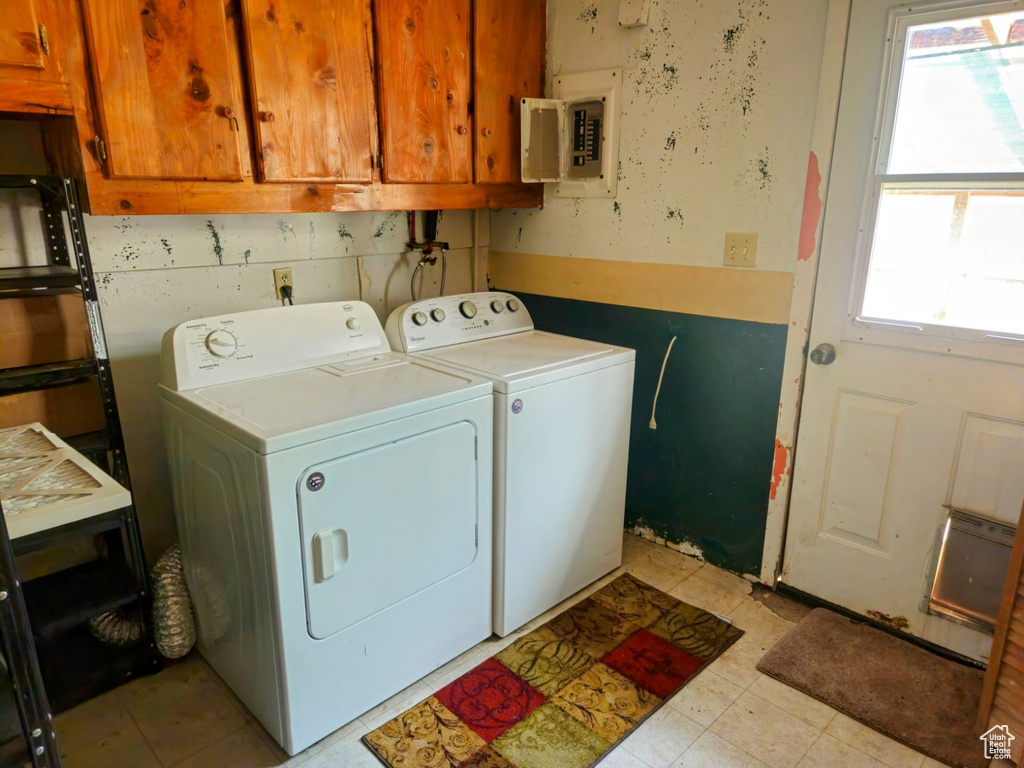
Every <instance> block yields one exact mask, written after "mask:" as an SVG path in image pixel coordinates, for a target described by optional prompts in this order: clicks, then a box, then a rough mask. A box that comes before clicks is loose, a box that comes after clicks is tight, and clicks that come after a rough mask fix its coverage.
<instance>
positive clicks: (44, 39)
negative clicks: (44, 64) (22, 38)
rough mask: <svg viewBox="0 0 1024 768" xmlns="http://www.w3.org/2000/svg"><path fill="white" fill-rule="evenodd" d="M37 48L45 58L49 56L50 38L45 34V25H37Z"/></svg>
mask: <svg viewBox="0 0 1024 768" xmlns="http://www.w3.org/2000/svg"><path fill="white" fill-rule="evenodd" d="M39 47H40V48H42V49H43V53H44V54H46V55H47V56H49V55H50V37H49V35H47V34H46V25H45V24H40V25H39Z"/></svg>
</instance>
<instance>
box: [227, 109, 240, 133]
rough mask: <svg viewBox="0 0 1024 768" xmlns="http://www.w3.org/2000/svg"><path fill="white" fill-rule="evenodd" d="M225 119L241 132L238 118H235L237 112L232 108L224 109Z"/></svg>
mask: <svg viewBox="0 0 1024 768" xmlns="http://www.w3.org/2000/svg"><path fill="white" fill-rule="evenodd" d="M224 117H226V118H227V119H228V120H230V121H231V124H232V126H233V127H234V129H235V130H236V131H237V130H239V127H238V118H237V117H235V110H233V109H232V108H231V107H224Z"/></svg>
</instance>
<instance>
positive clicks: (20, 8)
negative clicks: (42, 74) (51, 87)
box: [0, 0, 46, 70]
mask: <svg viewBox="0 0 1024 768" xmlns="http://www.w3.org/2000/svg"><path fill="white" fill-rule="evenodd" d="M43 49H44V46H43V37H42V30H41V29H40V26H39V9H38V8H37V0H3V2H2V4H0V67H27V68H29V69H36V70H42V69H45V68H46V58H45V57H46V54H45V53H44V50H43Z"/></svg>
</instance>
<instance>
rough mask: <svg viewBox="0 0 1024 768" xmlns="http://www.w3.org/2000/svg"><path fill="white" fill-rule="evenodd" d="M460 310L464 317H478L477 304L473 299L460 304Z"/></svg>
mask: <svg viewBox="0 0 1024 768" xmlns="http://www.w3.org/2000/svg"><path fill="white" fill-rule="evenodd" d="M459 312H461V313H462V316H463V317H467V318H470V319H472V318H474V317H476V304H474V303H473V302H472V301H464V302H462V303H461V304H459Z"/></svg>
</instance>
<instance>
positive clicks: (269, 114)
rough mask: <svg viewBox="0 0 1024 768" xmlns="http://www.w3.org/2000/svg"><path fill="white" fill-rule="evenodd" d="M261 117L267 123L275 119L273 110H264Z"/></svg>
mask: <svg viewBox="0 0 1024 768" xmlns="http://www.w3.org/2000/svg"><path fill="white" fill-rule="evenodd" d="M263 119H264V120H266V121H267V122H268V123H272V122H274V121H275V120H277V115H275V114H274V113H273V112H264V113H263Z"/></svg>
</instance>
